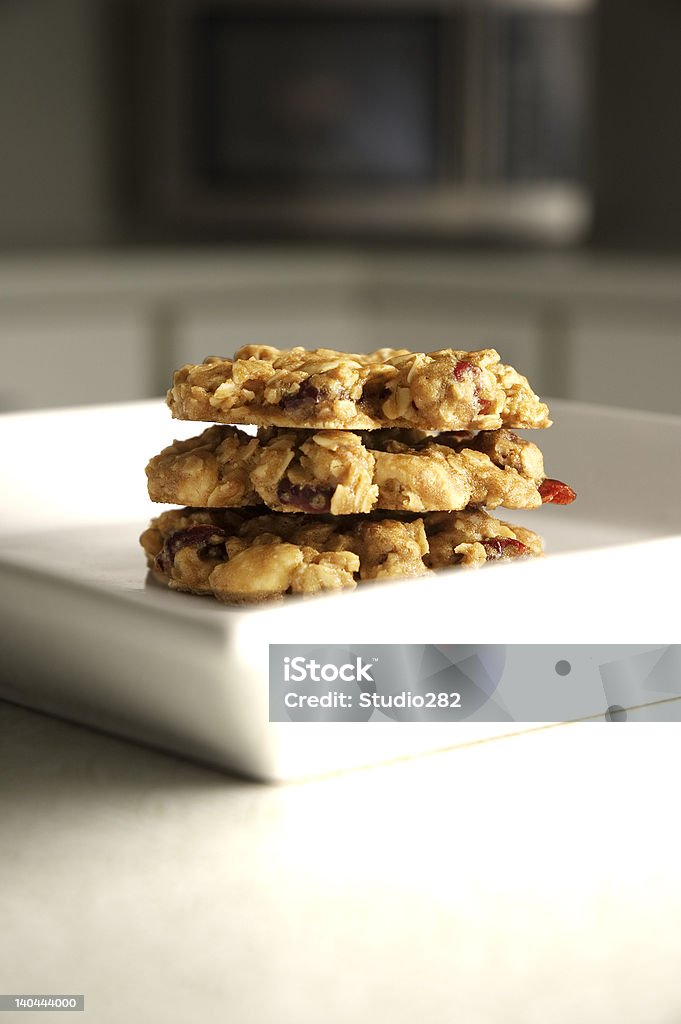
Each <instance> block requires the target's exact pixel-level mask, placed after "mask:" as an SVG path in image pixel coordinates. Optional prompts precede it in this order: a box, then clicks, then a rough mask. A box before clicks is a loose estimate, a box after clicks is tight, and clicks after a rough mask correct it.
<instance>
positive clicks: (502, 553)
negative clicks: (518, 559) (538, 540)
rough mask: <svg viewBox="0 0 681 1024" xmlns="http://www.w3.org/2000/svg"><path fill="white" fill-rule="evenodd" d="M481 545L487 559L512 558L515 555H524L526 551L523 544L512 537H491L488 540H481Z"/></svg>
mask: <svg viewBox="0 0 681 1024" xmlns="http://www.w3.org/2000/svg"><path fill="white" fill-rule="evenodd" d="M482 546H483V547H484V549H485V553H486V555H487V558H488V559H495V558H512V557H515V556H516V555H524V554H525V553H526V551H527V546H526V545H525V544H521V543H520V541H519V540H513V538H512V537H491V538H490V539H489V540H483V542H482Z"/></svg>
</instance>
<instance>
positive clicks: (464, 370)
mask: <svg viewBox="0 0 681 1024" xmlns="http://www.w3.org/2000/svg"><path fill="white" fill-rule="evenodd" d="M468 376H469V377H472V378H473V391H474V393H475V397H476V400H477V403H478V412H479V413H481V414H482V415H483V416H486V415H487V413H488V412H489V411H490V409H491V408H492V403H491V402H490V401H489V399H487V398H482V397H481V396H480V383H481V377H482V370H481V369H480V367H479V366H476V365H475V363H469V362H468V360H466V359H459V361H458V363H457V364H456V365H455V367H454V379H455V380H457V381H459V382H461V381H462V380H463V379H464V378H465V377H468Z"/></svg>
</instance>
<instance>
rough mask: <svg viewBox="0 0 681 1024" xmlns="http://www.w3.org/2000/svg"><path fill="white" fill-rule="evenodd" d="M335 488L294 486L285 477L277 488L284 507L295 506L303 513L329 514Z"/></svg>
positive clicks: (305, 485) (311, 485)
mask: <svg viewBox="0 0 681 1024" xmlns="http://www.w3.org/2000/svg"><path fill="white" fill-rule="evenodd" d="M334 490H335V488H334V487H317V486H316V485H315V484H292V483H291V481H290V480H289V479H288V478H286V477H284V479H283V480H282V481H281V483H280V484H279V487H278V488H277V495H278V497H279V500H280V502H281V503H282V505H293V506H294V507H295V508H299V509H300V510H301V511H302V512H328V511H329V509H330V508H331V498H332V497H333V492H334Z"/></svg>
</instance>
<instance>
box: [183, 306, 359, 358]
mask: <svg viewBox="0 0 681 1024" xmlns="http://www.w3.org/2000/svg"><path fill="white" fill-rule="evenodd" d="M174 331H175V341H174V344H173V346H172V348H173V353H174V357H175V362H176V364H177V365H178V366H180V365H181V364H183V363H195V362H200V361H201V360H202V359H203V358H204V357H205V356H207V355H224V356H228V355H231V354H232V353H233V352H234V351H235V349H238V348H240V347H241V346H242V345H274V346H275V347H276V348H293V347H294V346H296V345H302V346H303V347H304V348H335V349H343V350H345V351H353V350H354V351H357V350H359V351H366V339H367V330H366V324H365V322H364V318H363V317H362V315H361V312H360V311H358V309H357V308H356V307H355V306H354V305H353V304H352V303H351V302H346V301H344V299H343V298H342V297H341V296H338V295H333V294H328V295H326V294H324V293H323V292H322V294H315V292H314V291H313V292H312V294H310V292H308V291H307V290H305V292H304V293H303V294H301V295H296V294H295V293H293V294H291V295H281V294H270V295H267V294H265V295H264V296H262V297H261V298H259V299H250V300H249V299H247V298H245V297H239V298H238V299H236V300H234V301H231V302H229V303H227V302H225V301H224V300H223V301H221V302H220V301H217V302H216V301H215V300H212V301H210V300H209V301H208V302H203V303H202V304H201V306H200V307H198V306H194V307H192V306H187V305H185V306H183V307H182V308H180V309H179V310H178V312H177V316H176V318H175V324H174ZM169 369H172V367H170V368H169Z"/></svg>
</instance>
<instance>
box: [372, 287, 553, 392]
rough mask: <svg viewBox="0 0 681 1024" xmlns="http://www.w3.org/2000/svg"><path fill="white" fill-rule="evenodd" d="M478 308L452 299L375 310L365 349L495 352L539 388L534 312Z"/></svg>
mask: <svg viewBox="0 0 681 1024" xmlns="http://www.w3.org/2000/svg"><path fill="white" fill-rule="evenodd" d="M489 305H496V307H497V308H493V309H491V310H490V309H489V308H487V309H486V308H485V307H483V306H482V305H479V306H478V305H475V306H470V305H466V304H465V303H463V302H459V301H457V299H456V298H455V297H453V298H451V299H450V300H449V301H448V303H447V305H446V306H442V304H441V303H438V304H435V308H433V306H431V307H430V308H428V306H427V305H424V304H423V303H422V302H415V303H413V304H411V303H404V304H399V303H396V304H394V305H392V306H391V307H390V308H385V309H383V310H380V311H377V312H375V313H374V314H373V316H372V318H371V320H370V325H369V326H370V329H371V338H370V342H369V346H368V347H369V348H370V349H373V348H381V347H383V346H389V347H391V348H408V349H413V350H416V351H417V352H418V351H421V352H432V351H435V350H437V349H440V348H459V349H464V350H469V351H470V350H473V349H479V348H495V349H496V350H497V351H498V352H499V354H500V356H501V358H502V360H503V362H505V363H511V364H512V365H514V366H517V367H519V368H520V369H521V370H522V372H523V373H524V374H526V375H527V376H528V377H530V379H531V380H532V383H533V384H534V385H535V386H536V387H537V388H541V381H540V380H539V379H538V378H539V377H540V375H541V362H540V351H539V323H538V318H537V316H536V314H535V312H534V311H532V310H528V311H527V312H525V311H524V310H519V309H507V308H500V307H499V306H498V305H497V304H496V303H493V302H490V304H489Z"/></svg>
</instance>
